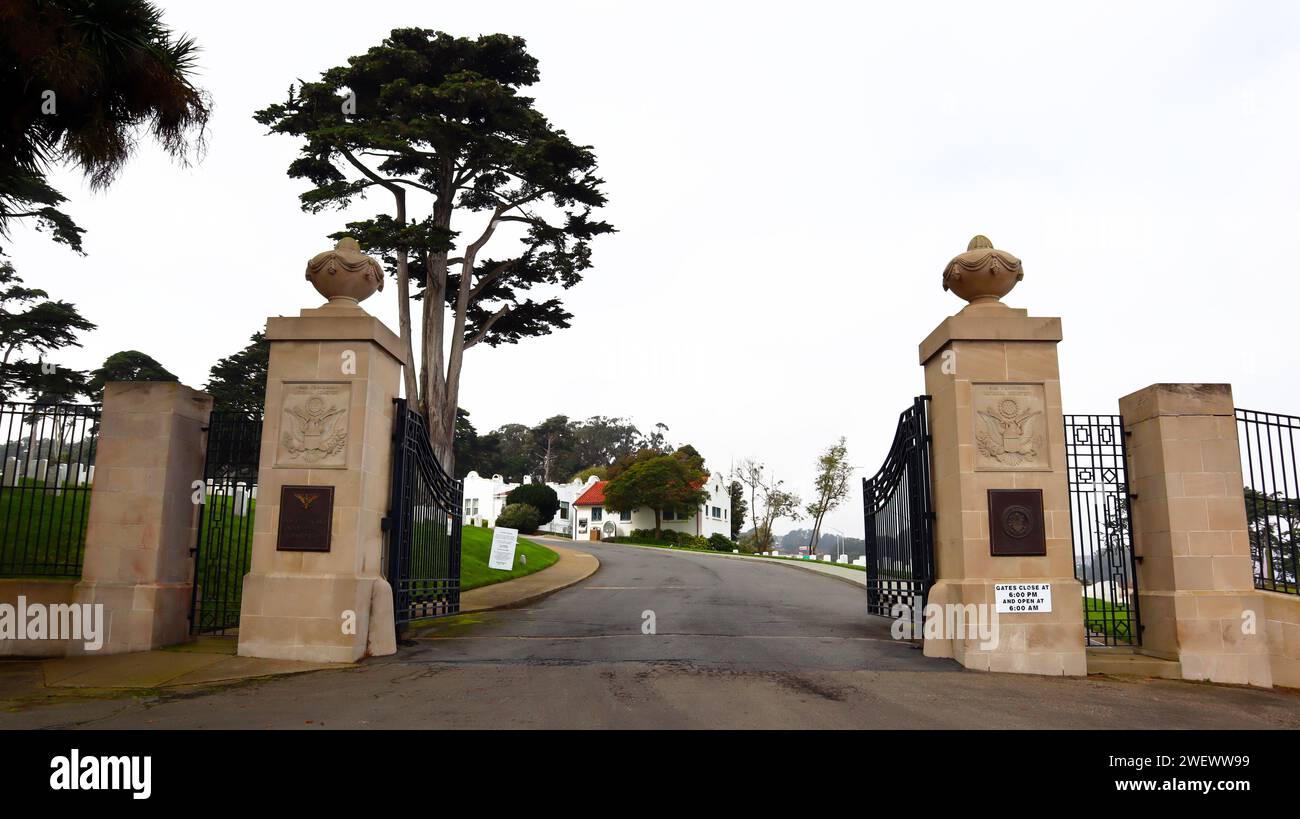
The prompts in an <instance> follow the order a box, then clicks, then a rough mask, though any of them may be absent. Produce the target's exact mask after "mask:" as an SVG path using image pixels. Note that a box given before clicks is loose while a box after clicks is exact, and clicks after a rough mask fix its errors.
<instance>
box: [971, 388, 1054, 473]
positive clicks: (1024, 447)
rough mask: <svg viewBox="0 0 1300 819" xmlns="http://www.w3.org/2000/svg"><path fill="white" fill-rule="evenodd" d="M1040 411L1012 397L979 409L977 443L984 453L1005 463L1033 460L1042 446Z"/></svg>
mask: <svg viewBox="0 0 1300 819" xmlns="http://www.w3.org/2000/svg"><path fill="white" fill-rule="evenodd" d="M1041 415H1042V413H1041V412H1039V411H1038V410H1026V409H1022V408H1021V407H1020V404H1019V403H1017V402H1016V401H1015V400H1014V399H1011V398H1004V399H1002V400H1001V401H998V402H997V404H996V405H994V406H992V407H989V408H987V409H982V410H976V412H975V417H976V418H978V419H979V429H977V430H976V432H975V445H976V447H977V448H978V449H979V451H980V454H981V455H984V456H985V457H988V458H992V459H994V460H995V461H997V462H998V463H1000V464H1004V465H1006V466H1019V465H1020V464H1022V463H1024V462H1025V461H1028V460H1033V459H1035V458H1037V457H1038V452H1039V450H1041V449H1042V447H1043V436H1042V434H1041V433H1040V432H1039V431H1038V426H1039V422H1040V418H1039V416H1041Z"/></svg>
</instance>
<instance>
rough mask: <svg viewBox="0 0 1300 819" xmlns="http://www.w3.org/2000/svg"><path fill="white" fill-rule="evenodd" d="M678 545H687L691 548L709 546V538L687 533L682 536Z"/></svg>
mask: <svg viewBox="0 0 1300 819" xmlns="http://www.w3.org/2000/svg"><path fill="white" fill-rule="evenodd" d="M680 545H682V546H687V547H690V548H692V549H708V548H711V547H710V544H709V539H708V538H706V537H703V536H701V535H687V536H686V537H684V538H682V541H681V544H680Z"/></svg>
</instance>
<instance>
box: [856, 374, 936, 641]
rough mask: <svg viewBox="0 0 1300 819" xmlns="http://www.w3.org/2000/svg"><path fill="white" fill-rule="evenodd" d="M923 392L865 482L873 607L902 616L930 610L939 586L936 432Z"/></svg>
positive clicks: (873, 610) (900, 420) (869, 586)
mask: <svg viewBox="0 0 1300 819" xmlns="http://www.w3.org/2000/svg"><path fill="white" fill-rule="evenodd" d="M928 400H930V396H928V395H922V396H920V397H918V398H916V399H914V400H913V401H912V406H910V407H908V408H907V409H906V410H904V411H903V412H902V413H901V414H900V415H899V417H898V427H897V429H896V430H895V431H894V441H893V443H892V444H890V447H889V454H888V455H887V456H886V457H885V463H884V464H883V465H882V466H881V467H880V470H879V471H878V472H877V473H876V474H875V475H873V476H871V477H870V478H864V479H863V481H862V503H863V513H864V516H865V531H866V541H867V543H866V561H867V567H866V568H867V611H868V612H870V613H871V614H878V615H882V616H885V617H893V616H895V615H896V612H895V611H894V607H895V606H897V605H899V604H902V605H905V606H907V608H908V611H909V612H915V611H918V610H924V608H925V599H926V595H928V594H929V591H930V587H931V586H933V585H934V508H933V506H932V505H931V504H932V501H931V496H930V430H929V427H928V426H927V422H926V411H925V409H926V402H927V401H928Z"/></svg>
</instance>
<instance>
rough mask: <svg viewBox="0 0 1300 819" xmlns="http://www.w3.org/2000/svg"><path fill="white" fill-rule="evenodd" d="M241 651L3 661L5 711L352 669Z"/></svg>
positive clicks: (217, 641) (196, 645)
mask: <svg viewBox="0 0 1300 819" xmlns="http://www.w3.org/2000/svg"><path fill="white" fill-rule="evenodd" d="M236 647H237V641H236V639H235V638H234V637H200V638H199V639H197V640H195V641H194V642H190V643H183V644H181V645H178V646H170V647H168V648H164V649H158V650H155V651H139V652H132V653H129V654H104V655H95V654H87V655H83V656H80V657H66V658H62V659H52V660H32V659H14V660H0V711H6V710H14V709H17V708H21V707H23V706H26V705H32V704H40V703H50V702H55V701H60V700H66V699H74V700H75V699H85V698H92V699H94V698H101V697H110V698H111V697H114V696H120V695H123V694H131V693H142V692H148V691H158V690H163V689H168V690H184V689H186V688H188V687H191V686H212V685H220V684H223V683H234V682H239V681H242V680H251V679H257V678H260V677H279V676H283V675H288V674H300V673H303V672H305V671H319V670H322V669H326V668H334V669H337V668H350V667H352V666H351V665H350V664H323V663H302V662H294V661H292V660H264V659H258V658H254V657H239V656H237V655H236V654H235V650H236ZM0 724H2V722H0Z"/></svg>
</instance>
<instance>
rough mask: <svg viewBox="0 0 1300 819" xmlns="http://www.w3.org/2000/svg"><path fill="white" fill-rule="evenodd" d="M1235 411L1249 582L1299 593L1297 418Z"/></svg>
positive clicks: (1299, 500) (1299, 431) (1299, 481)
mask: <svg viewBox="0 0 1300 819" xmlns="http://www.w3.org/2000/svg"><path fill="white" fill-rule="evenodd" d="M1236 415H1237V437H1238V440H1239V441H1240V449H1241V471H1242V476H1243V478H1244V479H1245V482H1246V486H1245V487H1244V495H1245V498H1244V500H1245V504H1246V533H1247V537H1248V538H1249V540H1250V557H1251V561H1252V563H1253V564H1254V568H1255V587H1256V588H1260V589H1265V590H1267V591H1275V592H1284V593H1286V594H1300V578H1297V563H1300V473H1298V472H1297V464H1298V463H1300V461H1298V460H1297V458H1296V453H1297V447H1296V437H1297V433H1300V418H1297V417H1296V416H1293V415H1281V414H1279V413H1276V412H1259V411H1257V410H1248V409H1238V410H1237V413H1236Z"/></svg>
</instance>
